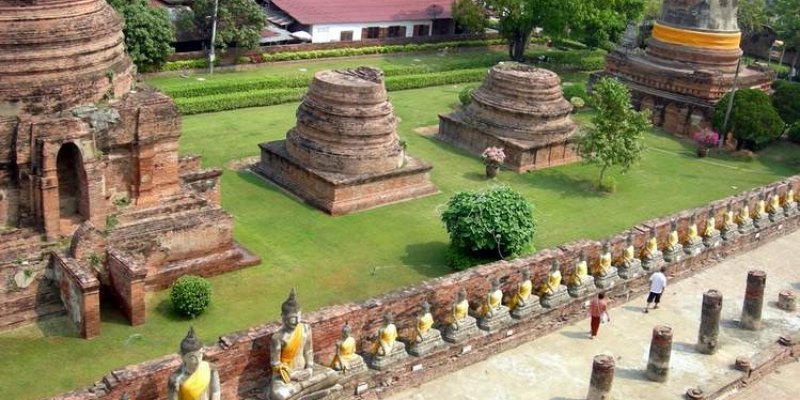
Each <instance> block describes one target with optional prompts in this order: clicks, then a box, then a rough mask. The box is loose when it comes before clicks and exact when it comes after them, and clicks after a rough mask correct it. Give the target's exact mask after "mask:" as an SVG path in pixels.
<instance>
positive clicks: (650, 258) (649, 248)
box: [642, 229, 664, 271]
mask: <svg viewBox="0 0 800 400" xmlns="http://www.w3.org/2000/svg"><path fill="white" fill-rule="evenodd" d="M663 263H664V255H663V253H661V250H659V249H658V238H657V237H656V230H655V229H650V237H649V238H648V239H647V244H645V246H644V250H642V268H644V269H646V270H648V271H652V270H656V271H657V270H658V269H659V268H661V265H662V264H663Z"/></svg>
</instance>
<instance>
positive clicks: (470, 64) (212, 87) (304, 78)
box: [161, 55, 505, 99]
mask: <svg viewBox="0 0 800 400" xmlns="http://www.w3.org/2000/svg"><path fill="white" fill-rule="evenodd" d="M504 58H505V57H504V56H503V55H497V57H488V58H485V59H478V60H464V61H463V62H453V63H448V64H447V65H442V66H431V65H408V66H388V67H386V68H384V69H383V72H384V75H385V76H386V77H387V78H390V77H396V76H407V75H421V74H430V73H436V72H446V71H458V70H468V69H478V68H489V67H491V66H492V65H494V64H496V63H497V62H499V61H502V60H503V59H504ZM312 77H313V74H311V73H306V74H291V75H282V76H259V77H253V78H245V79H237V80H220V81H203V82H199V84H193V83H192V84H183V85H181V86H172V87H170V86H163V87H161V90H163V91H164V92H165V93H166V94H168V95H170V96H171V97H172V98H176V99H177V98H182V97H201V96H210V95H217V94H224V93H233V92H241V91H253V90H265V89H278V88H298V87H307V86H308V85H309V84H310V83H311V79H312ZM187 83H188V82H187Z"/></svg>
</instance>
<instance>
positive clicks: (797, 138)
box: [787, 123, 800, 144]
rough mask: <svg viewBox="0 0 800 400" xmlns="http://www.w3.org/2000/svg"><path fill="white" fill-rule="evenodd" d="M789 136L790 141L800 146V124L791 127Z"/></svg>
mask: <svg viewBox="0 0 800 400" xmlns="http://www.w3.org/2000/svg"><path fill="white" fill-rule="evenodd" d="M787 135H788V136H789V140H790V141H792V142H795V143H797V144H800V123H796V124H794V125H792V126H790V127H789V130H788V132H787Z"/></svg>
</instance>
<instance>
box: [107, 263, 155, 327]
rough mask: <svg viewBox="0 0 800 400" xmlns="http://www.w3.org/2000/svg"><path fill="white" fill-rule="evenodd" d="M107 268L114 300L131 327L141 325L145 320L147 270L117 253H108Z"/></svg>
mask: <svg viewBox="0 0 800 400" xmlns="http://www.w3.org/2000/svg"><path fill="white" fill-rule="evenodd" d="M107 257H108V259H107V261H106V267H107V268H108V275H109V278H110V281H111V282H110V283H111V286H112V288H113V290H111V292H112V294H113V296H114V300H115V301H116V302H117V304H118V305H119V307H120V309H121V310H122V312H123V314H125V316H126V317H128V321H130V323H131V325H133V326H136V325H141V324H143V323H144V320H145V303H144V300H145V277H146V276H147V270H146V269H144V268H138V267H137V266H136V265H134V264H133V262H132V261H131V260H128V259H126V258H125V257H124V256H122V255H121V254H118V253H117V252H114V251H110V252H109V253H108V256H107Z"/></svg>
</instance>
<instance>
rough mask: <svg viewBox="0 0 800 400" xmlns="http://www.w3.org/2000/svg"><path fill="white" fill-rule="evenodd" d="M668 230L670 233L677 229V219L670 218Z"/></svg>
mask: <svg viewBox="0 0 800 400" xmlns="http://www.w3.org/2000/svg"><path fill="white" fill-rule="evenodd" d="M669 229H670V230H672V231H674V230H677V229H678V220H677V219H675V218H672V219H670V220H669Z"/></svg>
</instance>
